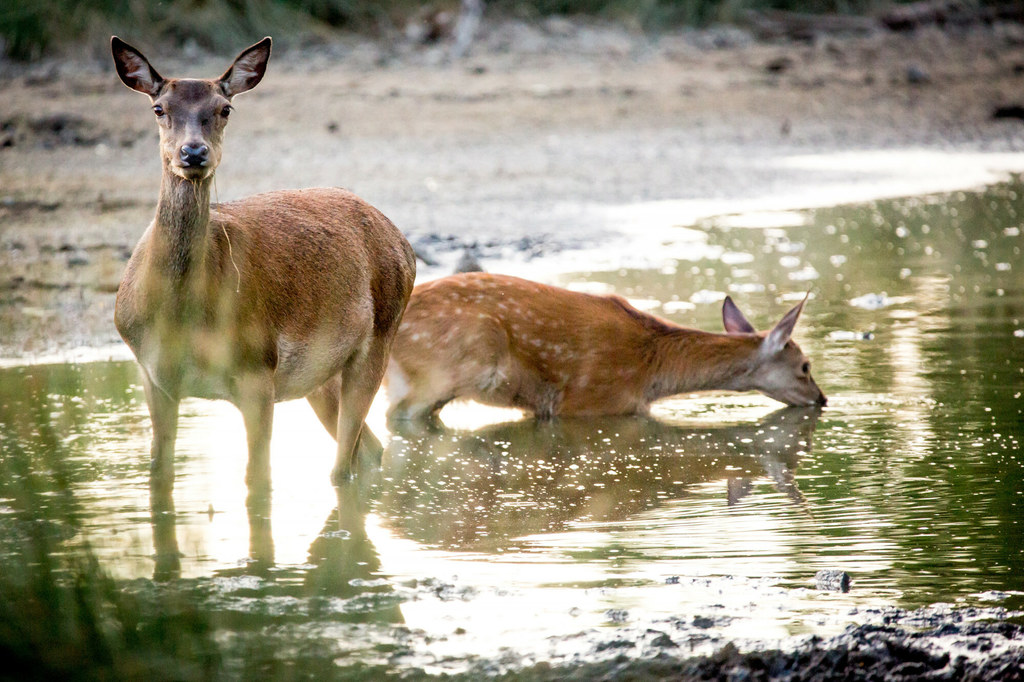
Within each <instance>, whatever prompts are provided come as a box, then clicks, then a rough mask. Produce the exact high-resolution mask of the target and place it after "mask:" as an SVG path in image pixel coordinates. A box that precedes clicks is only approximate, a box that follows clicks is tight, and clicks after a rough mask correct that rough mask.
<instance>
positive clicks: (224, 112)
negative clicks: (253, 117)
mask: <svg viewBox="0 0 1024 682" xmlns="http://www.w3.org/2000/svg"><path fill="white" fill-rule="evenodd" d="M231 109H232V106H231V105H230V104H228V105H225V106H224V108H223V109H221V110H220V115H221V116H222V117H224V118H227V117H228V116H230V115H231Z"/></svg>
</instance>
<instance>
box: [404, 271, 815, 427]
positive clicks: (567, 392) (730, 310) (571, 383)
mask: <svg viewBox="0 0 1024 682" xmlns="http://www.w3.org/2000/svg"><path fill="white" fill-rule="evenodd" d="M804 302H806V298H805V299H804V301H802V302H801V303H800V304H799V305H797V306H796V307H794V308H793V309H792V310H790V311H789V312H788V313H786V314H785V315H784V316H783V318H782V319H781V320H780V321H779V323H778V324H776V325H775V327H774V328H773V329H772V330H771V331H769V332H767V333H765V332H760V333H759V332H757V331H756V330H755V329H754V327H753V326H752V325H751V324H750V323H749V322H748V321H747V319H746V318H745V317H744V316H743V313H741V312H740V311H739V309H738V308H737V307H736V305H735V304H734V303H733V302H732V299H730V298H728V297H727V298H726V299H725V303H724V305H723V307H722V317H723V321H724V323H725V328H726V331H727V332H728V333H726V334H712V333H709V332H703V331H699V330H696V329H687V328H686V327H681V326H679V325H677V324H674V323H672V322H669V321H667V320H663V319H661V318H658V317H655V316H653V315H648V314H647V313H643V312H640V311H639V310H637V309H635V308H634V307H633V306H631V305H629V303H627V302H626V301H625V300H624V299H622V298H620V297H618V296H594V295H591V294H583V293H578V292H574V291H569V290H567V289H560V288H558V287H553V286H548V285H545V284H539V283H537V282H529V281H526V280H523V279H519V278H516V277H508V276H504V275H492V274H484V273H465V274H460V275H453V276H451V277H445V278H443V279H438V280H434V281H432V282H426V283H424V284H421V285H419V286H418V287H416V289H414V290H413V294H412V297H411V298H410V299H409V307H408V308H407V309H406V312H405V317H404V319H403V322H402V326H401V328H400V329H399V331H398V336H397V337H396V339H395V345H394V348H393V349H392V356H391V363H390V365H389V368H388V373H387V377H386V384H387V391H388V398H389V399H390V401H391V407H390V409H389V412H388V418H389V419H390V420H392V421H395V420H429V419H431V418H433V417H434V416H435V415H436V414H437V412H438V410H440V409H441V408H442V407H443V406H444V405H445V404H446V403H448V402H449V401H451V400H454V399H455V398H471V399H473V400H477V401H479V402H482V403H486V404H489V405H499V406H505V407H519V408H523V409H526V410H530V411H532V412H533V413H534V414H536V415H537V416H538V417H542V418H544V417H553V416H556V415H565V416H572V415H615V414H646V413H647V411H648V409H649V407H650V404H651V402H653V401H655V400H657V399H659V398H664V397H667V396H670V395H675V394H678V393H687V392H691V391H702V390H711V389H727V390H733V391H749V390H757V391H761V392H762V393H765V394H767V395H769V396H771V397H772V398H775V399H776V400H779V401H782V402H784V403H786V404H787V405H815V404H817V405H824V404H825V402H826V401H825V395H824V394H823V393H822V392H821V390H820V389H819V388H818V386H817V384H815V383H814V379H812V378H811V370H810V362H809V361H808V360H807V357H806V356H805V355H804V354H803V352H802V351H801V350H800V347H799V346H798V345H796V343H794V342H793V341H792V340H791V339H790V335H791V334H792V333H793V327H794V326H795V325H796V322H797V319H798V318H799V316H800V313H801V311H802V310H803V307H804Z"/></svg>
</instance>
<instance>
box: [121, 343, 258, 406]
mask: <svg viewBox="0 0 1024 682" xmlns="http://www.w3.org/2000/svg"><path fill="white" fill-rule="evenodd" d="M142 351H143V352H142V353H136V356H137V357H138V360H139V364H141V365H142V366H143V368H145V370H146V373H147V374H148V375H149V377H150V378H151V380H152V381H153V383H155V384H156V385H157V386H158V387H159V388H161V389H163V390H164V391H166V392H168V393H169V394H171V395H177V396H179V397H182V398H184V397H192V398H206V399H209V400H232V399H233V397H234V394H235V392H234V390H233V389H234V377H235V376H236V375H237V374H238V372H237V369H236V366H235V362H234V361H235V358H234V351H233V349H232V348H231V347H229V346H228V345H227V344H223V343H217V344H213V343H209V339H208V338H206V337H205V336H203V335H200V336H196V335H190V334H183V335H181V336H180V337H178V338H177V339H174V340H173V341H172V340H169V339H162V340H161V342H160V343H155V344H152V345H147V346H144V347H143V349H142Z"/></svg>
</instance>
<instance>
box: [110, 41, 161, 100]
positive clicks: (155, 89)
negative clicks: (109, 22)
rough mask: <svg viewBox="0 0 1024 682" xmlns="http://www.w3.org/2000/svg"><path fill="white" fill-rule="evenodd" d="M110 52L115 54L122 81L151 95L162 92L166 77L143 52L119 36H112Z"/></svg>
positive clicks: (154, 95)
mask: <svg viewBox="0 0 1024 682" xmlns="http://www.w3.org/2000/svg"><path fill="white" fill-rule="evenodd" d="M110 53H111V54H112V55H113V56H114V66H115V67H116V68H117V75H118V77H119V78H120V79H121V82H122V83H124V84H125V85H127V86H128V87H129V88H131V89H132V90H138V91H139V92H141V93H144V94H147V95H149V96H150V97H156V96H157V95H158V94H159V93H160V88H162V87H163V85H164V79H163V78H161V77H160V74H158V73H157V72H156V69H154V68H153V67H152V66H150V65H149V62H148V61H146V58H145V57H143V56H142V53H141V52H139V51H138V50H136V49H135V48H134V47H132V46H131V45H129V44H128V43H126V42H124V41H123V40H121V39H120V38H118V37H117V36H111V38H110Z"/></svg>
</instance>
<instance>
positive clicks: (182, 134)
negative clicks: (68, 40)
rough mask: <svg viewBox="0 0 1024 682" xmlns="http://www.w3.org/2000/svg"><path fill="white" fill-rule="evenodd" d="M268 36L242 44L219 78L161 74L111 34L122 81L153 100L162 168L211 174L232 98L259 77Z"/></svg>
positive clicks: (186, 174) (197, 176)
mask: <svg viewBox="0 0 1024 682" xmlns="http://www.w3.org/2000/svg"><path fill="white" fill-rule="evenodd" d="M270 42H271V41H270V38H264V39H263V40H261V41H260V42H258V43H256V44H255V45H252V46H251V47H249V48H246V49H245V50H243V51H242V53H241V54H240V55H238V57H237V58H236V59H235V61H234V62H233V63H232V64H231V66H229V67H228V70H227V71H225V72H224V74H223V75H222V76H221V77H220V78H216V79H195V78H167V79H165V78H163V77H162V76H161V75H160V74H159V73H157V71H156V69H154V68H153V67H152V66H151V65H150V63H149V61H148V60H147V59H146V58H145V57H144V56H142V53H141V52H139V51H138V50H136V49H135V48H134V47H132V46H131V45H129V44H128V43H126V42H124V41H123V40H121V39H120V38H118V37H117V36H114V37H112V38H111V39H110V50H111V52H112V53H113V55H114V64H115V65H116V67H117V75H118V76H119V77H120V78H121V81H122V82H123V83H124V84H125V85H127V86H128V87H129V88H131V89H132V90H137V91H138V92H141V93H143V94H145V95H149V98H150V100H151V101H152V103H153V113H154V114H156V121H157V126H158V129H159V131H160V158H161V159H162V161H163V166H164V172H165V173H166V172H170V173H173V174H174V175H177V176H179V177H181V178H183V179H186V180H192V181H195V180H202V179H205V178H209V177H211V176H212V175H213V173H214V171H215V170H216V169H217V166H218V165H219V164H220V158H221V148H222V144H223V141H224V127H225V125H227V121H228V115H229V114H230V113H231V98H232V97H234V96H235V95H237V94H239V93H242V92H245V91H247V90H251V89H253V88H254V87H256V84H257V83H259V82H260V80H262V78H263V74H264V73H265V72H266V69H267V60H269V59H270Z"/></svg>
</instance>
